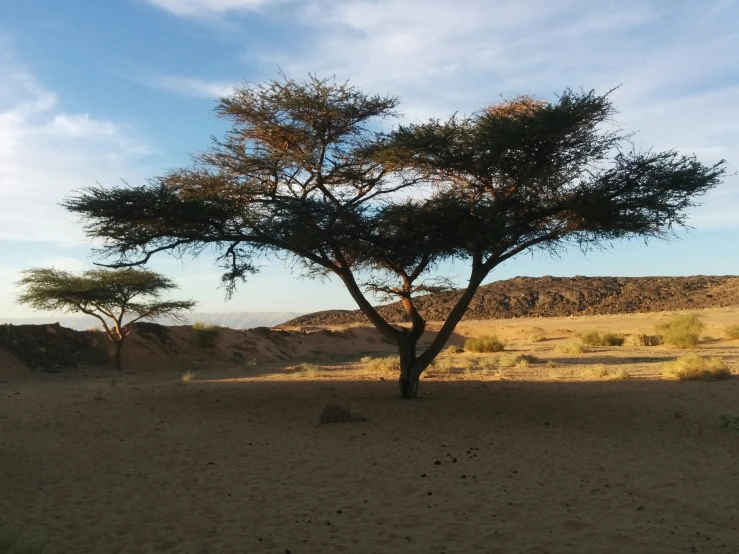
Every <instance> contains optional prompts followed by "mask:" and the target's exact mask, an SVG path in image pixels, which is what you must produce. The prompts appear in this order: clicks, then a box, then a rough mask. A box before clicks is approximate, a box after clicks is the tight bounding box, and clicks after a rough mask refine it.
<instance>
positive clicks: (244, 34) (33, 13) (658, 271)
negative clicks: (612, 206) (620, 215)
mask: <svg viewBox="0 0 739 554" xmlns="http://www.w3.org/2000/svg"><path fill="white" fill-rule="evenodd" d="M737 21H739V2H737V1H733V0H702V1H700V0H693V1H689V0H664V1H648V0H638V1H629V0H621V1H613V2H608V1H597V2H595V1H591V0H561V1H557V2H551V1H547V0H510V1H502V0H488V1H483V0H455V1H454V2H452V1H448V0H444V1H441V0H372V1H371V0H129V1H126V0H109V1H106V2H58V1H56V0H46V1H42V0H29V1H27V2H4V3H2V4H0V76H2V78H0V198H2V202H0V253H1V254H2V255H1V256H0V314H1V315H2V316H3V317H25V316H31V315H36V314H34V313H32V312H30V311H29V310H27V309H26V308H24V307H22V306H18V305H17V304H16V303H15V301H14V298H13V295H14V292H15V289H14V286H13V282H14V281H16V280H17V279H18V277H19V272H20V270H22V269H23V268H26V267H30V266H35V265H55V266H56V267H62V268H66V269H84V268H87V267H89V266H90V265H91V259H90V258H89V249H90V246H91V245H90V244H89V242H88V240H87V239H86V238H85V237H84V235H83V234H82V231H81V229H80V226H79V225H78V224H77V223H76V222H75V221H74V220H73V219H72V218H71V217H70V216H69V215H68V214H66V213H65V212H64V211H63V210H62V209H61V208H59V207H58V202H59V201H60V200H61V199H62V198H63V197H64V196H65V195H67V194H69V192H70V191H72V190H74V189H78V188H80V187H84V186H89V185H92V184H94V183H95V182H100V183H101V184H104V185H114V184H117V183H120V181H121V180H125V181H126V182H129V183H131V184H137V183H141V182H142V180H143V179H145V178H146V177H147V176H154V175H158V174H161V173H163V172H164V171H165V170H167V169H168V168H173V167H177V166H181V165H185V164H187V163H188V159H189V158H188V154H189V153H191V152H194V151H196V150H200V149H205V148H207V147H208V144H209V137H210V136H211V135H213V134H215V135H220V134H221V133H222V132H223V131H224V129H225V127H224V124H223V122H220V121H218V120H217V119H215V117H213V112H212V109H213V107H214V106H215V98H217V97H218V96H220V95H223V94H227V93H228V91H229V90H230V89H231V87H232V86H233V85H234V84H238V83H240V82H241V81H243V80H249V81H260V80H263V79H267V78H272V77H275V76H276V73H277V69H278V67H280V68H282V69H283V70H284V71H285V72H286V73H287V74H289V75H291V76H297V77H301V76H304V75H306V74H307V73H308V72H309V71H315V72H317V73H318V74H319V75H322V76H328V75H332V74H335V75H336V76H337V77H338V78H339V79H342V80H343V79H349V80H351V81H352V82H353V83H355V84H357V85H360V86H362V87H364V88H366V89H369V90H372V91H375V92H380V93H391V94H397V95H399V96H400V97H401V98H402V101H403V104H402V106H401V110H402V111H403V112H404V114H405V115H404V117H405V119H406V120H408V121H416V120H419V119H423V118H426V117H431V116H444V115H447V114H449V113H451V112H453V111H457V110H458V111H461V112H469V111H472V110H474V109H477V108H478V107H480V106H481V105H483V104H485V103H489V102H493V101H496V100H498V99H499V98H500V96H501V95H503V96H510V95H513V94H520V93H530V94H536V95H539V96H542V97H547V98H552V97H553V95H554V94H556V93H557V92H560V91H562V90H563V89H564V88H565V87H568V86H571V87H580V86H582V87H584V88H587V89H590V88H595V89H596V90H598V91H605V90H608V89H611V88H613V87H614V86H617V85H619V84H620V85H621V87H620V88H619V89H618V90H617V91H616V92H615V94H614V100H615V102H616V104H617V107H618V108H619V110H620V112H621V113H620V115H619V116H618V121H619V122H620V123H621V124H622V126H623V127H624V128H625V129H626V130H630V131H638V134H637V135H636V138H635V142H636V144H637V145H638V146H640V147H649V146H654V147H655V148H657V149H668V148H678V149H679V150H680V151H682V152H686V153H690V152H694V153H696V154H697V155H698V156H699V157H700V158H701V160H702V161H704V162H706V163H709V162H713V161H716V160H718V159H721V158H725V159H727V160H728V161H729V164H730V165H729V168H730V171H731V172H734V171H736V170H737V168H739V102H737V101H736V100H737V98H739V63H738V62H737V61H736V57H735V52H739V29H737V27H736V22H737ZM738 183H739V180H738V179H737V177H729V178H727V180H726V182H725V184H724V185H723V186H722V187H721V188H720V189H717V190H716V191H714V192H713V193H711V195H710V196H708V197H706V198H705V204H704V205H703V206H702V207H701V208H699V209H697V210H695V211H694V212H693V214H692V215H693V218H692V221H691V224H692V225H693V226H694V227H695V230H694V231H692V232H690V233H688V234H687V235H682V240H681V241H679V242H673V243H669V244H664V243H659V242H656V243H651V244H650V245H649V246H647V247H644V246H643V245H642V244H641V243H639V242H629V243H619V244H617V245H614V248H613V250H611V251H607V252H603V253H593V254H590V255H589V256H587V257H585V256H583V255H582V254H580V253H579V252H572V253H568V254H567V255H564V256H563V257H562V258H561V259H558V260H551V259H549V258H546V257H543V256H540V255H535V256H533V257H531V256H522V257H519V258H517V259H515V260H512V261H510V262H508V263H507V264H506V265H505V266H503V267H501V268H499V270H498V271H496V272H495V273H494V274H493V275H491V276H490V278H489V280H493V279H502V278H508V277H512V276H516V275H533V276H537V275H562V276H567V275H689V274H739V246H738V245H739V241H737V232H739V184H738ZM152 267H153V268H154V269H156V270H160V271H163V272H165V273H167V274H168V275H170V276H171V277H173V278H175V279H177V281H178V282H179V283H181V285H182V287H183V291H182V292H181V293H180V294H181V296H186V297H192V298H196V299H198V300H200V302H201V305H200V307H199V310H201V311H214V312H217V311H283V310H284V311H297V312H306V311H313V310H318V309H327V308H353V307H354V305H353V302H352V300H351V298H350V297H349V295H348V294H347V293H346V292H345V291H344V290H343V289H342V287H341V286H340V285H339V284H337V283H335V282H328V283H321V282H314V281H309V280H305V279H301V278H299V276H298V275H296V274H293V273H291V271H290V269H289V268H288V267H286V266H285V264H283V263H282V262H279V261H265V265H264V267H263V271H262V273H261V274H259V275H256V276H255V277H253V278H252V279H251V280H250V282H249V283H248V284H246V285H243V286H242V287H241V288H240V291H239V293H238V294H237V295H236V296H235V297H234V298H233V299H232V300H231V301H230V302H228V303H227V302H225V301H224V298H223V291H222V290H219V289H218V288H217V287H218V284H219V273H218V271H217V270H216V269H215V268H213V266H212V264H211V260H210V259H208V258H207V257H204V258H203V259H202V260H189V259H186V260H175V259H172V258H168V257H161V258H158V259H156V260H155V262H154V263H153V264H152ZM450 272H451V274H452V275H454V276H458V277H459V279H458V282H459V283H460V284H461V283H462V281H463V278H464V275H465V273H466V268H464V267H462V266H457V267H454V268H451V269H450Z"/></svg>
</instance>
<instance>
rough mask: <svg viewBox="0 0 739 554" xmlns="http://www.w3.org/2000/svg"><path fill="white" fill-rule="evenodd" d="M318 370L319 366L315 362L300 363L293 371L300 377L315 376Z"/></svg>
mask: <svg viewBox="0 0 739 554" xmlns="http://www.w3.org/2000/svg"><path fill="white" fill-rule="evenodd" d="M320 370H321V368H320V367H318V366H317V365H315V364H308V363H302V364H300V365H299V366H298V367H297V368H296V370H295V372H296V373H297V374H298V375H300V376H301V377H315V376H316V375H318V372H319V371H320Z"/></svg>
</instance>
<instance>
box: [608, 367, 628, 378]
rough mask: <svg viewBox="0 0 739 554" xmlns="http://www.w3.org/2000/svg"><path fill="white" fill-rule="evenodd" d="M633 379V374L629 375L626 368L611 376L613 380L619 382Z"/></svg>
mask: <svg viewBox="0 0 739 554" xmlns="http://www.w3.org/2000/svg"><path fill="white" fill-rule="evenodd" d="M631 377H632V375H631V373H629V372H628V371H627V370H625V369H624V368H621V369H619V370H618V371H617V372H616V373H614V374H613V375H611V378H612V379H616V380H619V381H623V380H626V379H631Z"/></svg>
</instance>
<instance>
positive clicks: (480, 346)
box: [464, 335, 505, 352]
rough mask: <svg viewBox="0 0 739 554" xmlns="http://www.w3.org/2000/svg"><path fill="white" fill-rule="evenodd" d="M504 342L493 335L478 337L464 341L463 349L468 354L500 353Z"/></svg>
mask: <svg viewBox="0 0 739 554" xmlns="http://www.w3.org/2000/svg"><path fill="white" fill-rule="evenodd" d="M504 348H505V342H504V341H501V340H500V339H498V337H496V336H495V335H480V336H479V337H474V338H472V337H471V338H469V339H467V340H466V341H464V349H465V350H467V351H469V352H501V351H502V350H503V349H504Z"/></svg>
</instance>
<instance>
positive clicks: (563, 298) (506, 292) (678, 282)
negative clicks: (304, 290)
mask: <svg viewBox="0 0 739 554" xmlns="http://www.w3.org/2000/svg"><path fill="white" fill-rule="evenodd" d="M460 294H461V291H454V292H449V293H443V294H434V295H429V296H425V297H420V298H418V299H417V301H416V302H417V306H418V310H419V311H420V312H421V315H423V317H424V318H426V319H427V320H428V321H440V320H444V319H446V316H447V314H448V313H449V311H450V310H451V309H452V306H453V305H454V303H455V302H456V301H457V298H458V297H459V295H460ZM738 305H739V277H736V276H701V275H697V276H692V277H579V276H578V277H538V278H535V277H516V278H514V279H508V280H506V281H497V282H495V283H491V284H489V285H485V286H482V287H480V289H479V290H478V291H477V294H476V295H475V297H474V298H473V300H472V303H471V304H470V307H469V310H468V311H467V313H466V314H465V317H464V319H467V320H472V319H475V320H484V319H506V318H514V317H565V316H570V315H602V314H625V313H636V312H659V311H670V310H689V309H693V310H695V309H701V308H717V307H726V306H738ZM378 311H379V312H380V314H381V315H382V316H383V317H385V318H386V319H388V320H389V321H394V322H402V321H406V320H407V316H406V314H405V311H404V310H403V308H402V306H401V305H400V303H399V302H396V303H394V304H388V305H385V306H381V307H380V308H379V309H378ZM349 323H366V318H365V316H364V315H363V314H362V312H360V311H359V310H328V311H325V312H316V313H313V314H307V315H304V316H301V317H298V318H295V319H291V320H290V321H288V322H286V323H284V324H283V326H285V327H297V326H306V325H346V324H349Z"/></svg>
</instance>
